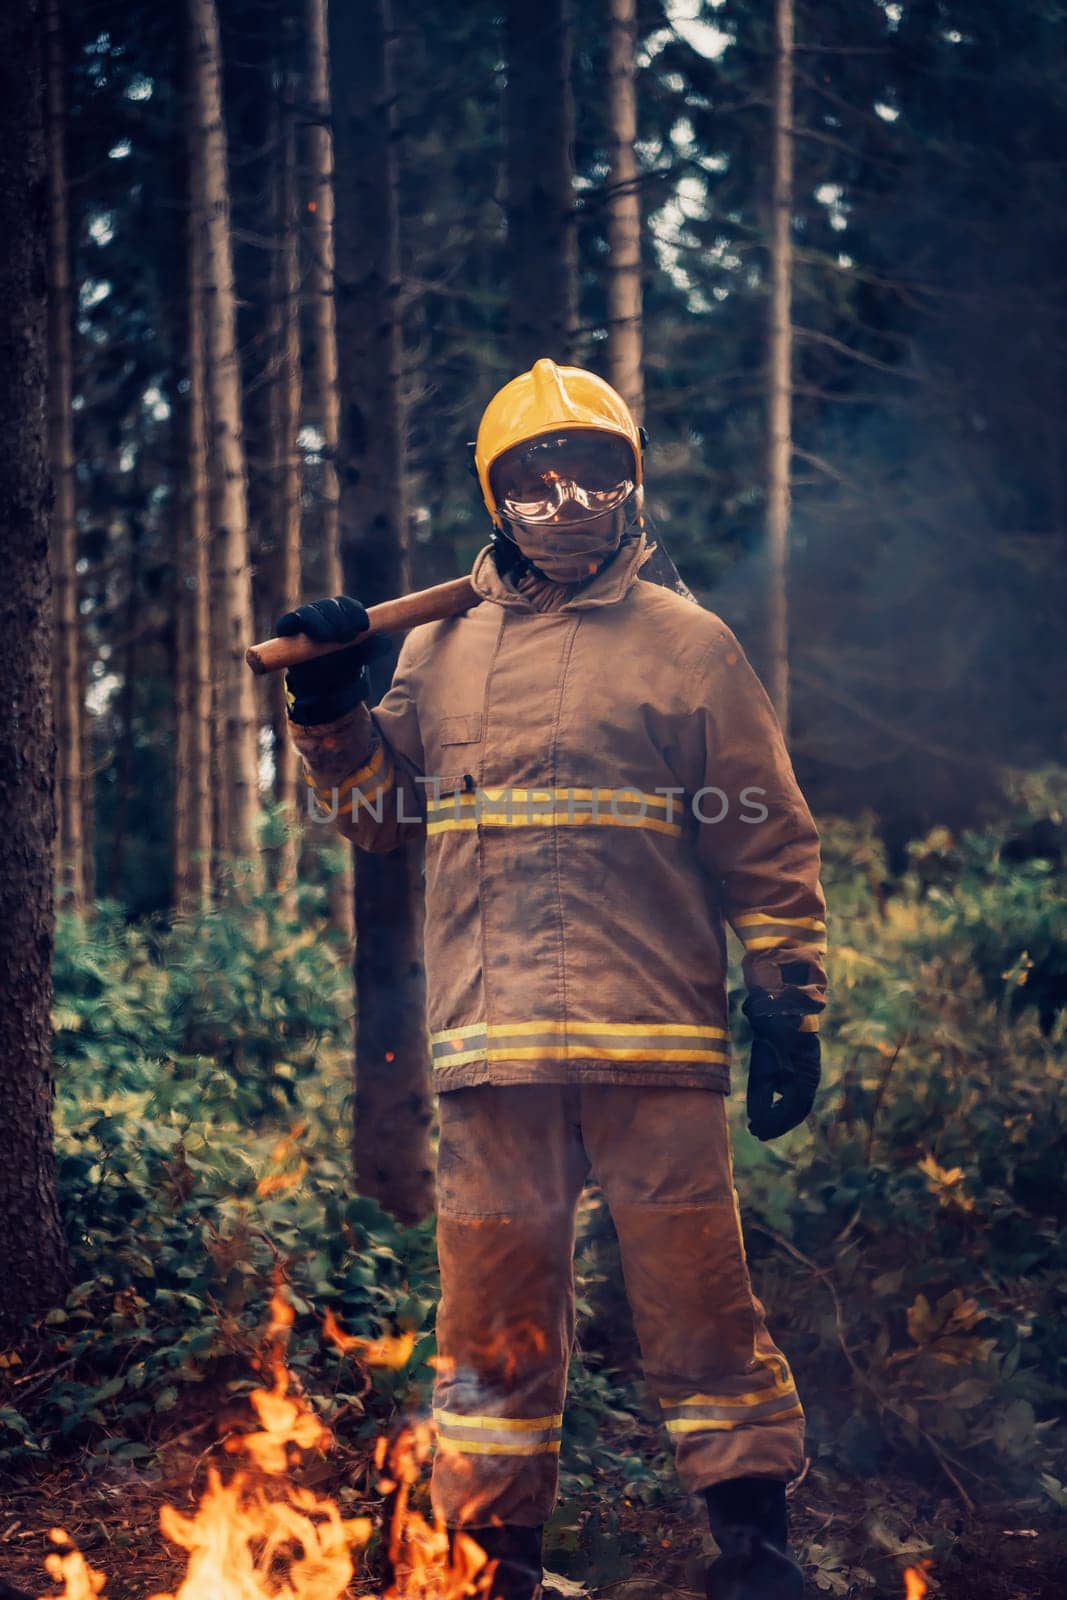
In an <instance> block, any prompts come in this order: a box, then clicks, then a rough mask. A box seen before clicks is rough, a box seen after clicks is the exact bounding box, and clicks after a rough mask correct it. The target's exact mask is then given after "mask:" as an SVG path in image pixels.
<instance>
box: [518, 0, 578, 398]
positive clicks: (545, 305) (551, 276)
mask: <svg viewBox="0 0 1067 1600" xmlns="http://www.w3.org/2000/svg"><path fill="white" fill-rule="evenodd" d="M505 48H506V53H507V82H506V87H505V91H504V121H505V127H506V130H507V221H508V262H509V274H508V276H509V292H510V304H511V358H512V362H513V364H514V367H515V370H516V371H523V370H525V369H527V368H529V367H531V366H532V365H533V363H534V362H535V361H537V360H538V359H539V358H540V357H541V356H550V357H551V358H552V360H554V361H558V362H567V361H569V360H570V358H571V353H572V349H573V345H574V338H575V334H576V331H577V323H578V275H577V264H578V257H577V243H576V235H575V202H574V148H573V147H574V106H573V98H572V92H571V78H570V60H571V48H570V28H569V20H568V6H567V0H543V4H541V5H537V6H531V5H529V4H528V3H527V0H508V6H507V11H506V14H505Z"/></svg>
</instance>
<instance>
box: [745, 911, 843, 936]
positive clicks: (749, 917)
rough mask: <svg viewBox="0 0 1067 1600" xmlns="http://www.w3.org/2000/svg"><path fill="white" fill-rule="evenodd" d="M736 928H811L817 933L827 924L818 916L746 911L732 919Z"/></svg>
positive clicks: (821, 931)
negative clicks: (775, 914)
mask: <svg viewBox="0 0 1067 1600" xmlns="http://www.w3.org/2000/svg"><path fill="white" fill-rule="evenodd" d="M730 920H731V921H732V923H733V925H734V927H735V928H770V927H775V928H777V927H783V928H784V927H789V928H811V929H813V930H814V932H816V933H825V932H826V924H825V922H820V921H819V919H818V917H787V916H783V915H782V914H781V913H779V914H778V916H776V917H774V916H771V914H770V912H769V911H744V912H742V914H741V915H740V916H739V917H731V919H730Z"/></svg>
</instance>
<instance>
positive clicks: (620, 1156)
mask: <svg viewBox="0 0 1067 1600" xmlns="http://www.w3.org/2000/svg"><path fill="white" fill-rule="evenodd" d="M642 444H643V440H642V436H641V434H640V433H639V430H638V429H637V427H636V426H635V424H634V421H633V418H632V417H631V415H630V412H629V410H628V408H627V407H626V405H625V403H624V402H623V400H622V399H621V398H620V396H619V395H618V394H616V392H615V391H614V390H613V389H612V388H611V387H610V386H609V385H608V384H606V383H605V382H603V380H601V379H600V378H598V377H596V376H595V375H594V374H592V373H589V372H585V371H583V370H581V369H578V368H573V367H558V366H556V365H555V364H554V363H553V362H552V361H549V360H542V361H538V362H537V363H536V364H535V366H534V367H533V370H532V371H530V372H526V373H523V374H521V375H520V376H519V377H517V378H515V379H513V380H512V381H511V382H510V383H508V384H507V385H506V386H505V387H504V388H503V389H501V390H500V392H499V393H498V394H497V395H496V396H495V397H494V398H493V399H492V400H491V402H490V403H489V405H488V407H487V408H486V411H485V413H484V415H483V417H482V420H481V424H480V426H479V430H478V437H477V442H476V446H475V450H474V466H475V468H476V471H477V476H478V480H479V483H480V486H481V491H482V495H483V497H484V500H485V504H486V507H487V509H488V512H489V515H490V517H491V519H492V523H493V534H492V541H491V543H490V544H488V545H486V547H485V548H484V549H482V550H481V552H480V553H479V555H478V556H477V558H476V560H475V562H474V566H473V570H472V573H471V582H472V584H473V587H474V589H475V591H476V593H477V595H478V597H479V599H478V603H477V604H476V605H474V606H473V608H472V609H471V610H469V611H467V612H466V613H465V614H463V615H462V616H459V617H453V618H450V619H448V620H446V621H443V622H434V623H430V624H427V625H424V626H421V627H418V628H415V629H414V630H413V631H412V632H411V633H410V634H409V635H408V636H407V638H406V640H405V642H404V644H403V647H402V649H401V651H400V656H399V661H398V664H397V668H396V672H395V674H394V677H393V681H392V686H391V688H390V689H389V691H388V693H387V694H386V695H385V696H384V698H383V699H382V700H381V702H380V703H379V704H378V705H377V706H376V707H375V709H374V710H370V709H368V706H367V703H366V697H367V692H368V691H367V682H366V674H365V670H364V665H365V662H366V660H367V659H368V655H369V654H370V652H371V645H370V643H368V644H367V645H362V646H361V645H359V644H355V645H353V646H352V647H351V648H350V649H346V650H343V651H337V652H335V653H333V654H330V655H327V656H325V657H322V658H319V659H317V660H313V661H311V662H308V663H305V664H302V665H300V666H298V667H294V668H292V669H291V670H290V672H289V675H288V680H287V689H288V698H289V707H290V720H291V730H292V736H293V740H294V742H295V744H296V747H297V749H298V750H299V752H300V754H301V756H302V757H303V760H304V764H305V774H306V777H307V780H308V782H309V784H310V785H311V786H312V787H313V789H314V791H315V794H316V796H317V801H318V804H319V806H320V808H322V809H323V810H324V812H325V813H326V814H327V815H335V816H336V821H337V824H338V826H339V828H340V830H341V832H342V833H343V834H344V835H345V837H347V838H349V839H352V840H354V841H355V842H356V843H357V844H358V845H360V846H361V847H362V848H364V849H366V850H374V851H384V850H391V849H393V848H394V847H395V846H396V845H397V844H398V843H400V842H401V841H402V840H404V839H406V838H408V837H410V836H412V835H415V834H422V835H424V836H425V847H426V853H425V902H426V910H425V960H426V975H427V994H428V1001H427V1009H428V1023H429V1032H430V1041H429V1044H430V1055H431V1064H432V1070H433V1075H434V1080H435V1088H436V1090H437V1091H439V1094H440V1101H439V1116H440V1140H439V1150H438V1179H437V1182H438V1188H437V1195H438V1224H437V1226H438V1245H439V1255H440V1265H441V1300H440V1304H439V1307H438V1313H437V1337H438V1346H439V1354H440V1358H441V1360H440V1368H439V1371H438V1373H437V1378H436V1385H435V1396H434V1412H435V1419H436V1423H437V1436H438V1444H437V1451H436V1456H435V1461H434V1468H433V1478H432V1485H431V1493H432V1498H433V1504H434V1507H435V1510H436V1512H437V1513H438V1514H439V1515H440V1516H441V1517H442V1518H443V1520H444V1522H445V1523H446V1524H447V1525H448V1526H449V1527H450V1528H453V1529H460V1528H462V1529H464V1530H466V1531H469V1532H471V1533H472V1534H473V1535H474V1536H475V1537H476V1538H477V1539H478V1540H479V1542H480V1543H481V1544H482V1545H483V1546H484V1547H485V1549H486V1551H487V1553H488V1554H489V1555H490V1556H491V1557H492V1558H493V1559H494V1560H497V1561H498V1563H499V1565H498V1567H497V1573H496V1578H495V1580H494V1581H495V1588H494V1590H493V1593H494V1595H496V1596H498V1597H499V1600H531V1597H534V1596H536V1595H537V1594H538V1593H539V1584H540V1581H541V1535H542V1529H543V1525H544V1523H545V1521H546V1520H547V1518H548V1516H549V1514H550V1512H551V1510H552V1507H553V1504H554V1500H555V1495H556V1477H557V1464H558V1455H559V1448H560V1434H561V1426H562V1421H563V1408H564V1398H565V1386H566V1371H567V1362H568V1357H569V1354H570V1350H571V1344H572V1338H573V1333H574V1289H573V1282H572V1261H573V1249H574V1221H575V1209H576V1204H577V1200H578V1197H579V1194H580V1192H581V1189H582V1185H583V1183H584V1181H585V1179H586V1176H587V1174H588V1173H589V1172H590V1171H592V1172H593V1173H594V1174H595V1176H596V1178H597V1181H598V1182H599V1184H600V1186H601V1189H602V1190H603V1193H604V1195H605V1197H606V1200H607V1203H608V1205H609V1207H610V1209H611V1213H612V1217H613V1220H614V1223H615V1227H616V1230H617V1233H618V1237H619V1243H620V1246H621V1253H622V1262H623V1269H624V1275H625V1283H626V1291H627V1295H628V1298H629V1302H630V1304H631V1306H632V1308H633V1314H634V1321H635V1325H636V1328H637V1332H638V1336H639V1339H640V1343H641V1350H642V1358H643V1362H644V1367H645V1371H646V1374H647V1377H648V1380H649V1382H650V1384H651V1386H652V1388H653V1389H654V1391H655V1392H656V1394H657V1397H658V1400H659V1404H660V1406H661V1407H662V1412H663V1420H664V1424H665V1427H666V1431H667V1434H668V1437H669V1439H670V1440H671V1442H672V1444H673V1446H674V1450H675V1456H676V1461H677V1466H678V1471H679V1473H680V1475H681V1478H682V1480H683V1482H684V1483H685V1485H686V1486H687V1487H688V1488H689V1489H690V1490H692V1491H694V1492H696V1493H700V1494H702V1495H703V1497H704V1498H705V1500H706V1502H707V1507H708V1514H709V1520H710V1525H711V1530H712V1532H713V1534H714V1536H715V1539H716V1542H717V1544H718V1546H719V1549H720V1552H721V1554H720V1557H719V1559H718V1560H717V1561H716V1562H715V1564H714V1565H713V1566H712V1567H711V1569H710V1571H709V1577H708V1594H709V1596H713V1597H717V1600H726V1597H727V1596H731V1595H734V1594H739V1595H740V1594H743V1595H744V1596H745V1597H746V1600H771V1597H773V1600H786V1597H793V1596H796V1597H799V1596H800V1595H801V1593H802V1589H803V1581H802V1575H801V1571H800V1568H799V1567H798V1566H797V1565H796V1563H795V1562H794V1561H793V1559H792V1557H791V1556H790V1555H789V1553H788V1548H787V1526H786V1497H785V1496H786V1484H787V1482H788V1481H789V1480H790V1479H791V1478H793V1477H795V1476H796V1475H797V1474H798V1473H799V1472H800V1471H801V1468H802V1464H803V1429H804V1414H803V1411H802V1408H801V1404H800V1400H799V1398H798V1396H797V1391H796V1387H795V1385H794V1381H793V1375H792V1372H791V1371H790V1368H789V1364H788V1362H787V1361H786V1358H785V1356H784V1355H783V1354H782V1352H781V1350H779V1349H778V1347H777V1346H776V1344H775V1343H774V1341H773V1340H772V1338H771V1336H770V1334H769V1332H768V1329H767V1325H766V1320H765V1315H764V1308H763V1306H762V1305H761V1303H760V1301H759V1300H758V1299H757V1298H756V1297H755V1295H754V1294H753V1291H752V1286H751V1282H750V1279H749V1273H748V1267H747V1263H746V1258H745V1250H744V1243H743V1238H742V1231H741V1221H740V1213H739V1210H738V1200H737V1193H736V1190H735V1187H734V1179H733V1168H732V1161H731V1146H730V1134H729V1130H728V1126H727V1120H726V1111H725V1096H726V1094H727V1092H728V1091H729V1088H730V1076H729V1058H730V1043H729V1033H728V1013H727V996H726V946H725V936H724V919H725V920H726V921H728V922H729V923H730V924H731V926H732V927H733V928H734V930H735V931H736V933H737V934H738V936H739V938H740V940H741V942H742V943H743V945H744V949H745V954H744V964H743V973H744V978H745V981H746V984H747V988H748V997H747V999H746V1001H745V1003H744V1006H743V1008H742V1009H743V1010H744V1012H745V1015H746V1016H747V1018H748V1020H749V1023H750V1025H751V1029H752V1034H753V1044H752V1053H751V1059H750V1063H749V1079H748V1100H747V1107H748V1118H749V1127H750V1129H751V1131H752V1132H753V1133H754V1134H755V1135H756V1137H757V1138H760V1139H772V1138H777V1137H778V1136H779V1135H780V1134H783V1133H785V1132H786V1131H787V1130H788V1129H790V1128H793V1127H795V1126H796V1125H797V1124H799V1123H800V1122H801V1121H802V1120H803V1118H804V1117H805V1116H806V1115H807V1114H808V1112H809V1111H810V1109H811V1106H812V1103H813V1100H814V1096H815V1090H816V1086H817V1083H818V1079H819V1043H818V1034H817V1021H818V1014H819V1012H820V1011H821V1010H822V1009H823V1006H824V1004H825V989H826V975H825V972H824V969H823V965H822V958H823V953H824V950H825V904H824V900H823V895H822V890H821V888H820V883H819V843H818V836H817V833H816V830H815V826H814V823H813V821H812V817H811V813H810V811H809V810H808V807H807V805H806V803H805V801H804V799H803V796H802V795H801V792H800V790H799V788H798V786H797V782H796V778H795V776H794V774H793V770H792V767H791V765H790V761H789V757H788V754H787V752H786V748H785V745H784V742H783V738H782V734H781V730H780V728H779V725H778V722H777V720H776V718H775V715H774V711H773V709H772V707H771V704H770V701H769V699H768V697H767V695H766V693H765V691H764V689H763V687H762V685H761V684H760V682H759V679H758V678H757V677H756V675H755V673H754V672H753V670H752V668H751V666H750V665H749V663H748V661H747V659H746V657H745V654H744V651H743V650H742V648H741V646H740V644H739V643H738V641H737V639H736V638H735V637H734V635H733V634H732V633H731V632H730V630H729V628H727V627H726V626H725V624H724V623H723V622H722V621H721V620H720V619H719V618H718V617H717V616H715V615H714V614H712V613H711V612H708V611H706V610H704V609H703V608H702V607H700V606H698V605H695V604H694V603H693V602H692V601H691V599H686V598H683V597H682V596H681V595H679V594H676V593H673V592H671V591H670V590H669V589H667V588H664V587H661V586H659V585H658V584H656V583H653V582H649V581H647V580H646V579H644V578H642V576H641V568H642V566H643V565H644V564H645V562H646V561H647V560H648V558H649V555H650V553H651V548H653V547H651V546H650V543H649V540H648V537H647V534H646V532H645V529H644V524H643V517H642V501H643V495H644V483H643V449H642ZM366 621H367V619H366V612H365V610H364V607H363V606H362V605H361V604H360V602H359V601H358V600H355V599H353V598H351V597H347V596H339V597H336V598H334V599H330V600H321V601H316V602H314V603H311V604H308V605H302V606H301V607H299V609H297V610H296V611H293V612H290V613H288V614H287V615H286V616H285V617H283V618H282V619H281V620H280V621H279V622H278V624H277V625H276V626H277V632H278V633H279V634H292V633H297V632H304V633H306V634H308V635H309V636H310V637H311V638H313V639H315V640H320V641H328V642H336V641H341V640H354V639H356V638H357V637H358V635H359V634H360V633H361V632H362V631H363V630H364V629H365V627H366ZM378 648H380V646H379V647H378Z"/></svg>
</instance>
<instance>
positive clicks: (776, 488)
mask: <svg viewBox="0 0 1067 1600" xmlns="http://www.w3.org/2000/svg"><path fill="white" fill-rule="evenodd" d="M774 24H775V61H774V152H773V154H774V180H773V182H774V190H773V212H772V219H771V306H770V350H769V360H768V364H767V365H768V372H767V384H768V394H767V417H768V430H767V431H768V463H767V661H768V672H767V690H768V693H769V694H770V697H771V700H772V702H773V704H774V709H775V711H776V712H777V713H778V720H779V722H780V723H781V724H782V730H783V732H784V733H785V735H786V738H787V739H788V737H789V597H788V574H789V519H790V500H791V485H790V477H791V471H792V460H793V418H792V406H793V380H792V372H793V311H792V285H793V241H792V230H791V224H792V214H793V0H775V17H774Z"/></svg>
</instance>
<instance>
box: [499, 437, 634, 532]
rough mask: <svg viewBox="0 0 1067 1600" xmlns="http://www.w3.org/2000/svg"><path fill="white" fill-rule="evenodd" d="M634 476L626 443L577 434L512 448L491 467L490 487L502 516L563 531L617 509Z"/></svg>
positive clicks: (613, 438) (630, 490) (610, 438)
mask: <svg viewBox="0 0 1067 1600" xmlns="http://www.w3.org/2000/svg"><path fill="white" fill-rule="evenodd" d="M636 475H637V465H636V462H635V460H634V453H633V450H632V449H631V447H630V445H629V443H628V442H627V440H625V439H623V438H621V437H619V436H618V435H616V434H611V433H600V432H598V431H596V430H594V429H580V430H574V431H571V432H561V433H554V434H547V435H545V436H543V437H542V438H540V439H531V440H529V441H527V442H525V443H523V444H518V445H513V446H512V448H511V449H510V450H506V451H505V452H504V454H503V455H502V456H500V457H499V458H498V459H497V460H496V461H494V462H493V465H492V467H491V468H490V473H489V481H490V484H491V487H492V490H493V494H494V496H495V498H496V503H497V505H498V506H499V507H500V509H501V511H503V513H504V514H505V516H507V517H510V518H513V519H514V520H515V521H516V522H531V523H538V522H548V523H556V524H558V525H560V526H565V525H567V524H571V523H581V522H590V521H592V520H593V519H594V518H595V517H601V516H603V515H604V513H605V512H607V511H613V510H614V509H615V508H616V507H617V506H620V505H622V504H623V503H624V501H625V500H626V499H627V497H628V496H629V495H631V494H632V493H633V490H634V487H635V480H636Z"/></svg>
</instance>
